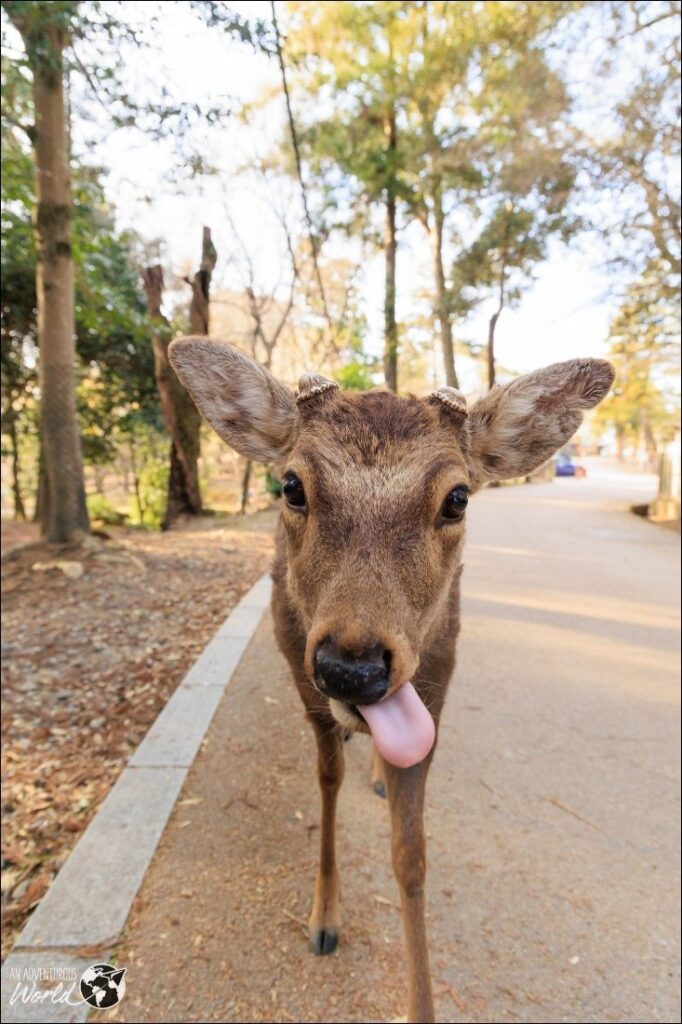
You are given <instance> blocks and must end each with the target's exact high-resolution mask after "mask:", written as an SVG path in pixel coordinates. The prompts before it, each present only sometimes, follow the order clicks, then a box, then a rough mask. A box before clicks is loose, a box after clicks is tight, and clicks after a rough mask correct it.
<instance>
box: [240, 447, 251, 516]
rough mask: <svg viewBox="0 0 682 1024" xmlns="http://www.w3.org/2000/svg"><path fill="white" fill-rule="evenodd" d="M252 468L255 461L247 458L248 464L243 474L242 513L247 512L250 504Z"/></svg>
mask: <svg viewBox="0 0 682 1024" xmlns="http://www.w3.org/2000/svg"><path fill="white" fill-rule="evenodd" d="M252 468H253V463H252V462H251V459H247V460H246V465H245V466H244V474H243V476H242V498H241V503H240V506H239V511H240V512H241V513H242V515H245V514H246V510H247V508H248V506H249V486H250V484H251V470H252Z"/></svg>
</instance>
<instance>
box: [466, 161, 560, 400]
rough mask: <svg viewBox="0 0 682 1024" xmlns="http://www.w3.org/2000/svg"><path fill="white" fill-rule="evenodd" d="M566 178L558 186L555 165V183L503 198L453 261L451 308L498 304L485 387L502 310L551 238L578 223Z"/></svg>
mask: <svg viewBox="0 0 682 1024" xmlns="http://www.w3.org/2000/svg"><path fill="white" fill-rule="evenodd" d="M564 174H565V177H564V179H563V180H564V184H562V179H561V172H560V164H558V165H557V166H556V167H555V168H554V169H553V175H552V179H553V180H549V181H547V180H546V181H544V182H540V183H538V187H533V189H532V190H531V191H529V192H528V193H526V194H525V195H524V194H523V193H521V194H519V193H516V194H514V193H508V196H507V198H506V199H505V198H504V197H502V199H501V201H500V202H499V204H498V205H497V206H496V207H495V208H494V209H493V211H492V213H491V214H490V216H489V219H488V220H487V222H486V223H484V225H483V227H482V228H481V230H480V233H479V234H478V236H477V237H476V238H475V239H474V241H473V242H472V243H471V245H469V246H468V247H466V248H465V249H463V250H462V251H461V252H460V253H459V254H458V256H457V257H456V259H455V261H454V263H453V272H452V288H453V292H454V293H455V295H456V296H457V299H456V300H455V301H453V308H454V309H458V308H459V309H461V310H463V311H466V312H468V311H469V310H470V309H471V308H473V306H474V305H475V304H476V303H478V302H480V301H482V299H483V298H484V297H485V295H486V294H491V295H493V296H494V298H495V300H496V307H495V309H494V311H493V313H492V315H491V317H490V320H489V322H488V345H487V365H488V388H492V387H494V385H495V329H496V327H497V323H498V320H499V318H500V315H501V313H502V310H503V309H504V307H505V306H508V305H511V306H514V305H516V304H517V303H518V302H519V301H520V299H521V296H522V295H523V292H524V290H525V289H526V288H527V287H529V286H530V284H531V283H532V281H533V272H534V270H535V267H536V266H537V265H538V263H540V262H542V261H543V260H544V259H545V258H546V256H547V245H548V242H549V240H550V238H552V237H555V236H559V237H561V238H562V239H563V240H566V239H567V238H568V237H569V236H570V234H571V233H572V232H573V231H574V230H576V229H577V227H578V224H579V221H578V220H577V219H576V218H573V217H570V216H569V215H568V214H567V213H566V212H565V203H566V200H567V197H568V195H569V193H570V188H571V186H572V183H573V176H572V174H571V173H570V170H569V169H568V168H566V169H565V172H564ZM557 182H558V183H559V184H558V187H557ZM553 186H554V187H553ZM512 195H513V198H512Z"/></svg>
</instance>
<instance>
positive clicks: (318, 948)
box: [310, 928, 339, 956]
mask: <svg viewBox="0 0 682 1024" xmlns="http://www.w3.org/2000/svg"><path fill="white" fill-rule="evenodd" d="M338 944H339V929H338V928H318V929H317V931H316V932H315V933H314V934H313V935H312V936H311V939H310V948H311V949H312V951H313V953H314V954H315V956H327V955H328V954H329V953H333V952H334V950H335V949H336V947H337V946H338Z"/></svg>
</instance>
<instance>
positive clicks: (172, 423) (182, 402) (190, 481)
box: [142, 264, 207, 530]
mask: <svg viewBox="0 0 682 1024" xmlns="http://www.w3.org/2000/svg"><path fill="white" fill-rule="evenodd" d="M200 274H201V270H200V271H199V274H197V275H196V277H199V275H200ZM142 280H143V282H144V288H145V292H146V295H147V310H148V313H149V316H150V320H151V326H152V332H151V340H152V350H153V352H154V375H155V378H156V387H157V391H158V393H159V401H160V403H161V410H162V412H163V418H164V422H165V424H166V429H167V431H168V433H169V434H170V437H171V448H170V471H169V476H168V494H167V499H166V511H165V514H164V519H163V524H162V527H163V529H164V530H166V529H168V528H169V526H170V525H171V524H172V523H173V521H174V520H175V519H177V518H178V516H180V515H200V514H201V512H202V504H201V491H200V488H199V468H198V459H199V427H200V423H201V417H200V416H199V413H198V411H197V408H196V406H195V405H194V403H193V402H192V399H191V398H190V397H189V395H188V393H187V391H186V390H185V389H184V387H183V386H182V384H181V383H180V381H179V380H178V378H177V376H176V374H175V371H174V370H173V367H172V366H171V364H170V362H169V360H168V345H169V344H170V340H171V339H170V327H169V324H168V321H167V320H166V318H165V316H164V315H163V313H162V311H161V303H162V301H163V270H162V269H161V267H160V266H159V265H158V264H156V265H154V266H151V267H146V268H145V269H144V270H143V272H142ZM195 280H196V278H195ZM192 304H193V305H195V304H198V307H197V308H198V309H201V305H200V299H199V298H198V297H197V296H195V289H194V287H193V296H192ZM205 321H206V323H207V316H206V318H205ZM193 322H194V323H196V322H197V321H196V319H195V320H194V321H193ZM201 333H205V332H201Z"/></svg>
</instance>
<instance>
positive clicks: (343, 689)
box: [313, 637, 391, 704]
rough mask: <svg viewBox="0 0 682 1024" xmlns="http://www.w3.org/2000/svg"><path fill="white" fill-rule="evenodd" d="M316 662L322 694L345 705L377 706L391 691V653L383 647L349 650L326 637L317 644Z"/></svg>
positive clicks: (316, 676)
mask: <svg viewBox="0 0 682 1024" xmlns="http://www.w3.org/2000/svg"><path fill="white" fill-rule="evenodd" d="M313 663H314V666H315V682H316V683H317V686H318V688H319V689H320V690H321V691H322V693H324V694H326V695H327V696H328V697H333V698H335V699H336V700H340V701H344V702H345V703H346V704H375V703H376V702H377V701H378V700H381V698H382V697H383V696H384V694H385V693H386V691H387V690H388V681H389V676H390V674H391V652H390V651H387V650H385V648H384V647H383V646H382V645H381V644H378V643H376V644H372V645H371V646H369V647H366V648H365V649H364V650H363V651H350V650H348V649H347V648H344V647H341V646H340V645H339V644H337V643H336V642H335V641H334V640H333V638H332V637H327V638H326V639H325V640H323V641H322V642H321V643H320V644H318V646H317V649H316V651H315V656H314V659H313Z"/></svg>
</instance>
